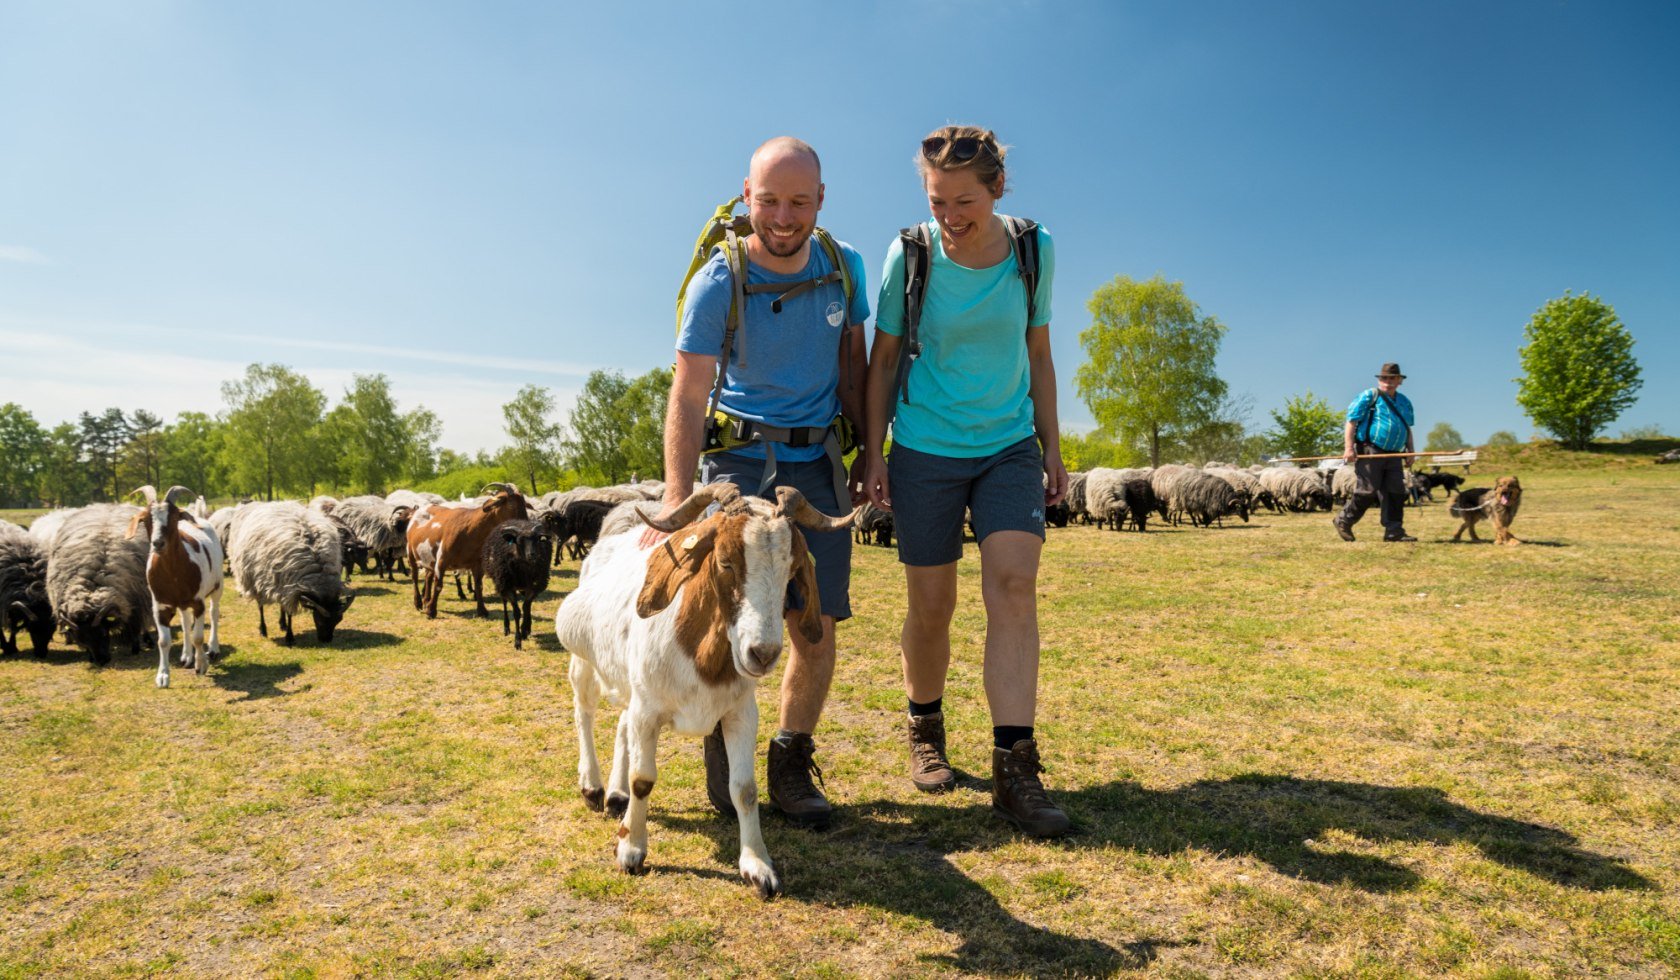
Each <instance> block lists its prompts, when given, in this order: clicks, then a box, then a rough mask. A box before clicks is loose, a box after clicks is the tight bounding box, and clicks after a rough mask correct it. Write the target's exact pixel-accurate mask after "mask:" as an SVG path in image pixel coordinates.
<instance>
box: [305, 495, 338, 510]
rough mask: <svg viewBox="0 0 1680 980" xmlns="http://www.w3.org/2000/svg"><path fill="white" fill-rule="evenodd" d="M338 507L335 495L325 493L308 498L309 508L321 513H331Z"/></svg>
mask: <svg viewBox="0 0 1680 980" xmlns="http://www.w3.org/2000/svg"><path fill="white" fill-rule="evenodd" d="M337 507H338V498H337V497H328V496H325V495H322V496H319V497H311V498H309V509H310V510H313V511H317V512H319V513H322V514H331V513H332V512H333V510H334V509H336V508H337Z"/></svg>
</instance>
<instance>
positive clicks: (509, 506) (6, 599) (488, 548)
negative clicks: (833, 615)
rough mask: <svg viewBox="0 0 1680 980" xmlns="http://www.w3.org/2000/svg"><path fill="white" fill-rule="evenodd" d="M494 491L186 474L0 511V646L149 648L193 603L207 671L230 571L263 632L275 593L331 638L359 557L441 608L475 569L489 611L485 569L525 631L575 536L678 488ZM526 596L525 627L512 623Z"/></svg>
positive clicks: (98, 655)
mask: <svg viewBox="0 0 1680 980" xmlns="http://www.w3.org/2000/svg"><path fill="white" fill-rule="evenodd" d="M486 490H487V491H494V492H490V493H487V494H485V495H484V496H480V497H477V498H474V499H470V500H460V501H445V500H444V499H443V498H442V497H440V496H438V495H436V494H422V493H416V492H414V491H411V490H397V491H395V492H393V493H391V494H390V495H388V496H385V497H379V496H360V497H350V498H347V499H344V500H335V499H333V498H331V497H317V498H315V499H314V500H311V501H310V502H309V503H308V504H303V503H298V502H293V501H275V502H269V503H264V502H256V503H242V504H239V505H237V506H233V507H224V508H221V509H219V510H216V511H215V512H213V513H212V512H211V511H210V510H209V508H208V507H207V506H206V504H205V501H204V498H202V497H199V498H197V500H195V501H193V503H191V504H188V505H185V506H182V505H183V504H184V498H186V497H189V496H191V495H192V494H191V491H190V490H187V489H186V488H184V487H173V488H171V489H170V491H169V492H168V493H167V494H164V495H163V497H162V499H161V500H160V499H159V498H158V495H157V493H156V491H155V490H153V489H152V488H151V487H142V488H140V489H139V490H136V491H135V493H136V494H139V495H143V496H145V497H146V499H147V506H146V507H140V506H135V505H132V504H127V503H110V504H92V505H89V506H86V507H78V508H67V509H61V510H55V511H52V512H49V513H47V514H44V515H42V516H41V517H39V518H37V519H36V520H35V521H34V522H33V523H32V524H31V525H30V526H29V528H28V529H27V530H25V529H23V528H21V527H18V526H17V525H15V524H11V523H9V522H6V521H0V655H15V654H17V653H18V652H19V648H18V643H17V641H18V636H19V634H26V635H27V636H28V637H29V639H30V642H31V643H32V645H33V648H34V651H35V653H36V654H37V655H43V654H45V652H46V650H47V648H48V646H49V645H50V643H51V642H52V639H53V636H54V634H55V633H57V632H59V631H60V630H62V631H63V634H64V638H65V640H66V641H67V642H69V643H72V644H75V645H76V646H78V647H80V648H81V649H82V650H84V651H85V652H86V653H87V654H88V656H89V658H90V659H91V660H92V662H93V663H95V664H98V665H104V664H106V663H109V662H110V659H111V654H112V651H113V648H114V647H115V648H118V649H126V650H128V651H129V652H130V653H131V654H136V655H137V654H138V653H139V652H140V650H141V646H142V642H143V641H146V640H148V639H149V640H151V641H153V642H159V644H160V647H163V648H167V647H168V645H169V643H170V640H171V636H170V631H169V626H170V623H171V621H172V620H173V618H174V616H176V615H177V614H179V615H180V617H181V632H182V643H181V662H182V664H183V665H191V666H195V667H196V668H197V669H199V671H200V672H202V671H203V669H204V663H205V662H206V661H207V660H208V658H209V656H212V655H214V654H216V653H218V652H219V650H218V642H217V638H216V635H215V634H216V621H217V619H218V616H219V603H220V597H221V586H222V581H223V576H224V575H231V576H232V579H233V584H234V586H235V588H236V589H237V591H238V592H239V594H240V595H242V596H244V597H246V598H248V599H251V600H253V601H255V602H256V603H257V616H258V628H259V631H260V632H261V633H262V635H263V636H267V635H268V622H267V615H266V613H267V607H269V606H273V607H275V609H276V611H277V613H278V616H279V620H278V625H279V628H280V630H281V632H282V633H283V635H284V637H285V642H287V643H288V644H289V643H291V642H292V641H293V637H294V629H293V617H295V616H296V615H298V614H299V613H300V612H303V611H304V610H307V611H308V612H309V613H310V615H311V616H312V618H313V620H314V625H315V632H316V637H317V638H318V639H319V640H320V641H321V642H323V643H326V642H331V640H332V638H333V632H334V630H335V628H336V627H337V626H338V625H339V623H340V622H342V621H343V619H344V615H345V613H346V612H347V611H348V610H349V609H350V605H351V603H352V602H354V601H355V595H354V593H353V592H352V591H351V589H350V587H349V586H348V584H347V583H348V582H349V581H350V579H351V575H352V573H353V571H354V570H356V569H360V570H361V571H362V572H363V573H370V572H371V573H372V574H374V575H376V576H379V577H381V578H386V579H389V580H393V581H394V580H395V579H396V576H397V575H398V574H404V573H409V574H411V578H412V579H413V581H414V584H415V589H416V593H415V606H416V608H425V609H426V611H427V612H428V614H429V615H434V616H435V615H436V604H437V593H438V592H440V591H441V587H442V579H443V576H444V575H445V574H449V573H453V574H454V575H455V586H456V590H457V594H458V595H460V596H461V597H462V598H463V599H465V598H466V594H465V591H464V589H463V587H462V584H461V578H460V576H461V575H462V574H465V575H467V576H469V577H470V578H471V580H472V582H473V593H474V595H473V598H475V599H477V600H478V612H479V614H480V615H488V613H487V610H486V609H485V606H484V603H483V587H482V584H481V583H482V580H483V578H485V577H489V578H490V580H491V586H492V587H493V588H494V589H495V590H496V593H497V595H498V596H499V597H500V598H501V599H502V601H503V630H504V632H512V633H513V634H514V642H515V645H516V646H520V645H521V641H522V640H523V639H524V638H525V637H527V636H529V635H530V630H531V609H530V604H531V601H532V600H534V599H535V598H536V596H537V595H539V594H541V593H542V591H543V590H545V589H546V588H547V587H548V576H549V570H550V568H551V567H552V566H553V565H558V564H559V562H560V556H561V553H562V548H563V547H565V548H569V550H570V554H571V555H572V556H573V557H581V556H582V555H583V554H585V553H586V552H587V550H588V548H589V546H590V545H591V544H592V543H593V542H594V540H595V538H596V537H597V535H599V533H600V528H601V522H602V520H603V519H604V518H605V516H606V513H607V511H609V510H611V509H612V507H613V506H614V505H615V504H617V503H620V502H623V501H626V500H657V499H658V498H659V497H660V496H661V495H662V494H663V486H662V485H661V484H658V483H641V484H636V485H625V486H615V487H604V488H590V487H580V488H577V489H574V490H570V491H566V492H564V493H558V492H557V493H550V494H546V495H544V496H542V497H528V496H526V495H524V494H521V493H519V492H518V490H517V488H515V487H513V486H511V485H507V484H493V485H492V486H491V487H487V488H486ZM504 518H507V519H504ZM446 532H447V533H446ZM212 557H213V558H214V560H213V561H211V560H210V558H212ZM224 561H225V567H224ZM422 585H424V586H425V587H426V589H427V595H426V596H425V597H424V598H425V600H426V601H424V602H423V601H422V596H421V594H420V591H419V590H420V588H421V587H422ZM510 602H511V603H512V604H513V614H514V615H513V619H515V620H517V625H518V628H517V629H510V627H511V625H512V624H511V623H510V618H509V612H508V604H509V603H510ZM206 627H208V629H209V631H210V639H209V641H208V642H207V643H206V641H205V640H204V637H203V633H204V630H205V628H206ZM160 661H161V662H160V666H159V672H158V685H159V686H167V685H168V659H167V650H166V649H160Z"/></svg>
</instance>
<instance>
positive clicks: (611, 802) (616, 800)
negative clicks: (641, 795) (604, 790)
mask: <svg viewBox="0 0 1680 980" xmlns="http://www.w3.org/2000/svg"><path fill="white" fill-rule="evenodd" d="M629 809H630V797H628V796H625V795H624V794H623V793H610V794H608V795H607V816H609V817H622V816H624V813H625V811H627V810H629Z"/></svg>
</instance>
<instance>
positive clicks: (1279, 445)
mask: <svg viewBox="0 0 1680 980" xmlns="http://www.w3.org/2000/svg"><path fill="white" fill-rule="evenodd" d="M1342 429H1343V418H1342V413H1340V412H1338V411H1336V410H1335V409H1334V408H1331V407H1330V403H1329V402H1327V401H1325V400H1324V399H1322V398H1320V397H1318V396H1317V395H1315V394H1313V393H1312V391H1311V389H1308V391H1307V392H1306V394H1304V395H1297V396H1295V397H1293V398H1286V399H1284V402H1283V410H1282V411H1278V410H1277V409H1273V410H1272V428H1271V429H1270V430H1269V431H1268V432H1267V433H1266V438H1267V440H1268V442H1269V443H1270V445H1271V448H1272V449H1274V450H1276V451H1277V452H1280V453H1282V454H1283V455H1285V456H1330V455H1334V454H1335V453H1338V452H1340V451H1341V449H1342Z"/></svg>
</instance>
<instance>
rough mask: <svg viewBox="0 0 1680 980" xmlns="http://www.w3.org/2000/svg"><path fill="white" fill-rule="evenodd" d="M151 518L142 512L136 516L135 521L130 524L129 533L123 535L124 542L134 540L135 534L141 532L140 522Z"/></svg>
mask: <svg viewBox="0 0 1680 980" xmlns="http://www.w3.org/2000/svg"><path fill="white" fill-rule="evenodd" d="M149 516H150V515H149V514H148V513H147V512H146V511H141V512H140V513H138V514H135V515H134V517H133V519H132V520H130V521H129V522H128V532H127V533H125V534H124V535H123V540H124V541H132V540H134V532H136V531H138V530H140V522H141V521H143V520H145V519H146V518H147V517H149ZM148 537H149V535H148Z"/></svg>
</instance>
